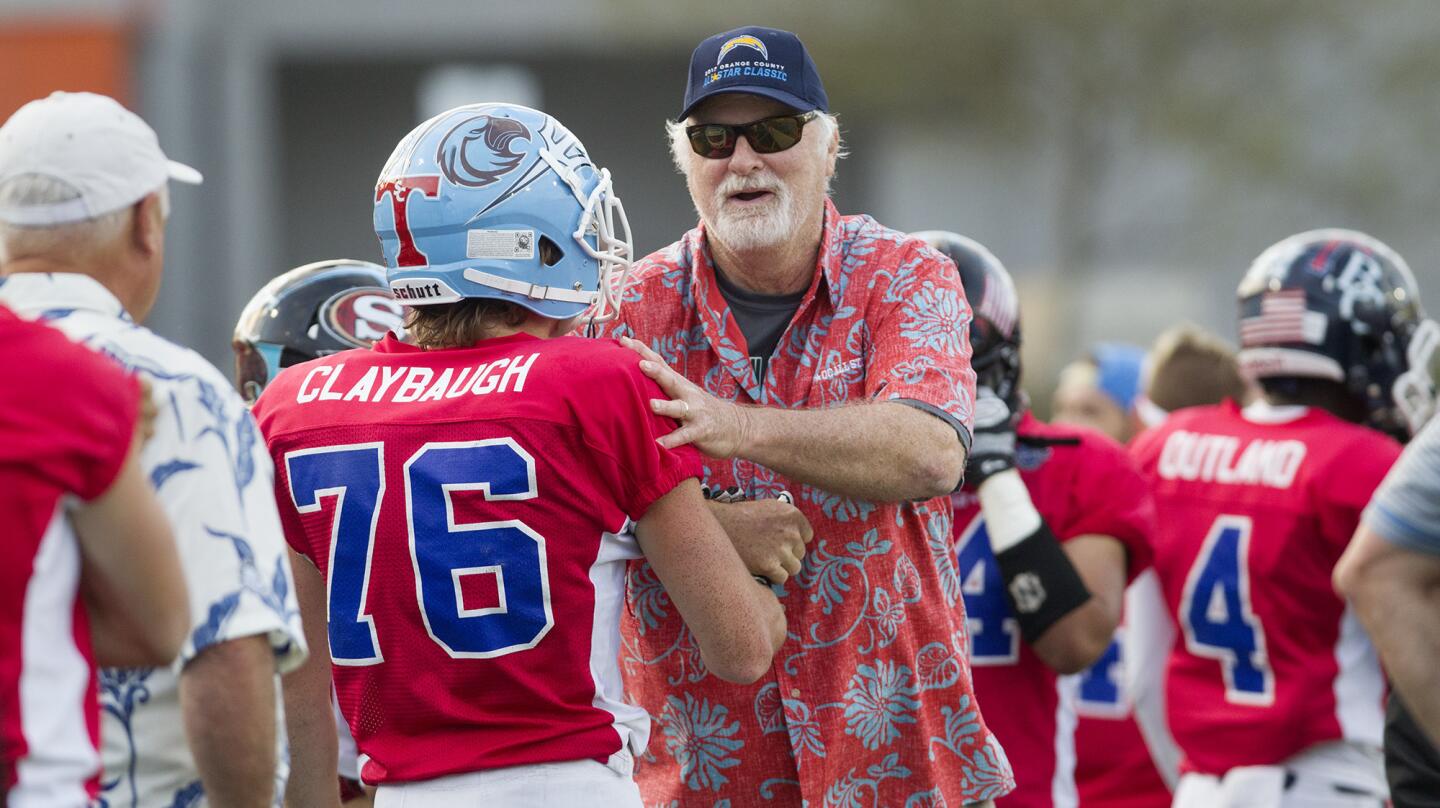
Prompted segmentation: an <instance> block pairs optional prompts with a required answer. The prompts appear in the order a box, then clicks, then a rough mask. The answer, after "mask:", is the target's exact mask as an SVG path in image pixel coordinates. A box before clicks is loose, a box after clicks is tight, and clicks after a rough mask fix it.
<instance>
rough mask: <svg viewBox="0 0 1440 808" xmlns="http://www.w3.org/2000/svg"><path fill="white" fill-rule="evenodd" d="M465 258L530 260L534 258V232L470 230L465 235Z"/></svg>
mask: <svg viewBox="0 0 1440 808" xmlns="http://www.w3.org/2000/svg"><path fill="white" fill-rule="evenodd" d="M465 257H466V258H482V259H484V258H491V259H500V260H502V261H522V260H532V259H534V258H535V231H534V230H470V231H468V232H467V233H466V234H465Z"/></svg>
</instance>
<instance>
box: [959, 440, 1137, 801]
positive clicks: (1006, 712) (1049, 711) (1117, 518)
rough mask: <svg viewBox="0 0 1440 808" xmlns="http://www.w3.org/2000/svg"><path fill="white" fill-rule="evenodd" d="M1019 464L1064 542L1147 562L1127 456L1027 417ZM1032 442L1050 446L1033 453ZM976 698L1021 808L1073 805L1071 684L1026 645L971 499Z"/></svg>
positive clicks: (970, 611) (962, 547) (964, 535)
mask: <svg viewBox="0 0 1440 808" xmlns="http://www.w3.org/2000/svg"><path fill="white" fill-rule="evenodd" d="M1018 433H1019V435H1020V437H1021V439H1022V443H1021V444H1020V447H1019V451H1018V453H1017V458H1016V459H1017V461H1018V462H1017V465H1018V467H1019V469H1020V476H1021V478H1022V479H1023V480H1024V481H1025V487H1026V488H1027V489H1029V491H1030V499H1031V501H1032V502H1034V503H1035V509H1036V510H1037V511H1039V512H1040V515H1041V516H1042V517H1043V518H1044V519H1045V522H1046V524H1048V525H1049V526H1050V529H1051V530H1052V531H1053V532H1054V533H1055V536H1056V538H1058V539H1059V540H1060V541H1061V542H1064V541H1067V540H1069V539H1073V538H1075V537H1077V536H1085V535H1102V536H1111V537H1113V538H1115V539H1118V540H1119V541H1120V542H1121V543H1123V544H1124V545H1125V550H1126V554H1127V556H1128V567H1129V575H1130V576H1134V575H1135V573H1136V572H1138V571H1139V570H1140V569H1141V568H1143V567H1144V566H1145V564H1146V563H1147V559H1148V558H1149V549H1148V542H1149V536H1150V533H1151V531H1152V530H1153V529H1154V519H1155V514H1154V508H1153V506H1152V505H1151V503H1150V496H1149V493H1148V491H1147V490H1146V487H1145V483H1144V481H1143V480H1142V479H1141V477H1140V474H1139V473H1138V472H1137V471H1136V470H1135V468H1134V466H1133V465H1132V464H1131V462H1130V459H1129V458H1128V457H1127V456H1126V454H1125V450H1124V449H1123V448H1122V447H1121V446H1120V445H1119V444H1118V443H1115V442H1114V441H1112V440H1110V439H1109V438H1107V437H1105V436H1104V435H1101V434H1100V433H1098V432H1095V431H1092V430H1088V429H1084V428H1079V427H1073V426H1060V425H1050V424H1045V423H1042V422H1041V421H1038V420H1036V419H1035V418H1034V417H1032V416H1031V415H1030V414H1029V413H1026V414H1025V415H1024V416H1023V417H1022V419H1021V421H1020V425H1019V428H1018ZM1025 438H1030V439H1038V440H1039V441H1042V442H1045V443H1049V444H1050V445H1045V446H1037V445H1029V446H1027V445H1026V444H1025V443H1024V442H1023V440H1024V439H1025ZM952 500H953V501H954V503H955V537H956V542H957V553H958V556H959V562H960V579H961V581H962V582H963V583H962V588H961V591H962V593H963V594H964V596H965V622H966V625H967V626H968V628H969V632H970V664H971V665H972V666H973V669H974V670H973V673H974V680H975V698H976V699H977V700H978V701H979V702H980V704H981V705H982V706H983V707H984V708H985V720H986V722H987V723H988V724H989V725H990V727H991V730H992V731H993V732H994V733H995V736H996V737H997V738H999V739H1000V743H1002V744H1004V746H1005V754H1006V755H1007V756H1008V757H1009V758H1010V765H1011V766H1012V767H1013V768H1014V770H1015V790H1014V791H1013V792H1011V793H1010V794H1009V795H1007V796H1006V797H1005V798H1004V799H1002V800H1001V802H1002V803H1003V804H1005V805H1007V806H1015V807H1016V808H1048V807H1049V806H1056V807H1057V808H1058V807H1059V806H1074V805H1075V804H1076V802H1075V801H1076V791H1075V780H1074V766H1075V740H1074V731H1075V705H1074V695H1075V694H1074V690H1075V686H1076V679H1075V678H1074V677H1064V678H1062V677H1060V676H1058V675H1057V674H1056V673H1055V671H1054V670H1052V669H1051V668H1050V667H1049V666H1047V665H1046V664H1045V663H1044V662H1042V661H1040V658H1039V657H1037V656H1035V653H1034V652H1033V651H1031V650H1030V647H1029V646H1028V645H1026V644H1025V643H1024V642H1023V641H1021V639H1020V628H1019V626H1018V625H1017V624H1016V622H1015V618H1014V617H1013V616H1012V615H1011V612H1010V605H1009V603H1007V602H1006V600H1005V590H1004V581H1003V579H1002V578H1001V576H1000V568H999V566H998V565H997V564H996V563H995V556H994V554H993V553H992V552H991V550H990V537H989V534H988V533H987V532H986V528H985V520H984V518H983V517H982V516H981V513H980V503H979V501H978V499H977V498H976V496H975V494H974V491H973V490H971V489H969V488H966V489H964V490H962V491H960V492H959V493H957V494H955V495H954V496H953V497H952Z"/></svg>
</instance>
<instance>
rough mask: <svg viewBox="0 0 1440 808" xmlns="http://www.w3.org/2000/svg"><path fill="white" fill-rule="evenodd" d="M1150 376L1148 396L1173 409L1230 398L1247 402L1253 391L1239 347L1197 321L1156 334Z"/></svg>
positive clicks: (1146, 391)
mask: <svg viewBox="0 0 1440 808" xmlns="http://www.w3.org/2000/svg"><path fill="white" fill-rule="evenodd" d="M1149 376H1150V378H1149V380H1148V382H1147V384H1146V388H1145V396H1146V398H1148V399H1150V401H1151V402H1153V403H1154V404H1155V405H1156V406H1157V407H1160V408H1162V409H1164V410H1166V411H1170V412H1173V411H1174V410H1178V409H1182V408H1184V407H1196V406H1200V405H1203V404H1218V403H1220V402H1221V401H1222V400H1224V399H1226V398H1233V399H1235V400H1236V401H1238V402H1241V403H1244V401H1245V399H1246V397H1247V396H1248V394H1249V388H1248V387H1247V386H1246V384H1245V379H1244V377H1242V376H1241V375H1240V367H1239V365H1238V364H1236V361H1235V349H1234V348H1232V347H1230V345H1229V344H1228V343H1226V342H1225V341H1224V340H1222V339H1220V338H1219V337H1218V336H1216V335H1214V334H1212V333H1210V332H1209V331H1206V330H1205V329H1203V328H1201V327H1200V326H1198V325H1195V324H1193V323H1181V324H1180V325H1177V326H1174V327H1172V328H1169V329H1167V330H1166V331H1164V332H1162V333H1161V334H1160V336H1158V337H1156V338H1155V345H1154V347H1152V348H1151V349H1150V374H1149Z"/></svg>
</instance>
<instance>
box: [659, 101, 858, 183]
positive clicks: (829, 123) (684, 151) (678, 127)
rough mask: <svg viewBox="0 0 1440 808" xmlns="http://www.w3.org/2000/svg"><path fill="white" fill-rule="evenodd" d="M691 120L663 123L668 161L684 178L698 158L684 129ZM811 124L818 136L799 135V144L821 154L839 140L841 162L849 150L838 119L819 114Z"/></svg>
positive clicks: (838, 158)
mask: <svg viewBox="0 0 1440 808" xmlns="http://www.w3.org/2000/svg"><path fill="white" fill-rule="evenodd" d="M693 120H694V119H693V118H687V119H686V120H683V121H666V122H665V134H666V136H667V137H668V139H669V141H670V159H671V160H672V161H674V163H675V170H676V171H679V172H680V173H681V174H682V175H684V176H686V177H689V176H690V174H689V171H688V168H689V165H690V158H692V157H698V156H699V155H697V154H695V152H694V151H692V150H691V149H690V138H689V137H687V136H686V134H685V127H687V126H690V125H691V122H692V121H693ZM813 123H814V125H816V126H818V127H820V130H821V133H820V136H819V137H811V138H807V137H805V136H804V135H801V137H800V142H801V143H813V144H816V148H818V149H819V151H820V152H821V153H822V154H823V153H824V151H825V149H827V148H829V146H830V140H831V138H839V141H840V143H839V151H838V152H837V153H836V154H835V159H837V160H843V159H845V158H846V157H848V156H849V155H850V152H849V150H847V149H846V148H845V138H844V137H843V136H842V135H841V134H840V119H839V118H838V117H836V116H835V115H834V114H833V113H830V112H821V113H819V114H818V115H817V116H816V117H815V120H814V122H813ZM702 159H703V158H702ZM825 192H826V193H829V192H830V182H829V180H826V182H825Z"/></svg>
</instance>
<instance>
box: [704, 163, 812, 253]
mask: <svg viewBox="0 0 1440 808" xmlns="http://www.w3.org/2000/svg"><path fill="white" fill-rule="evenodd" d="M760 188H763V189H765V190H767V191H770V192H771V194H773V196H772V197H771V198H770V200H769V201H767V202H766V203H764V204H763V205H757V206H754V207H746V208H743V209H737V208H736V207H735V206H734V205H730V204H727V201H728V199H729V197H730V196H731V195H732V194H735V193H739V192H742V191H745V190H752V189H760ZM713 202H714V206H715V218H714V221H712V222H710V223H709V226H710V231H711V232H712V233H713V234H714V236H715V238H716V239H718V240H719V241H720V243H722V244H724V245H725V246H726V247H729V248H730V249H732V250H736V251H746V250H755V249H761V248H765V247H774V246H776V245H778V244H781V243H783V242H785V241H786V240H787V239H789V238H790V237H791V235H792V234H793V233H794V232H795V227H796V225H797V221H796V219H797V217H798V215H799V213H800V212H799V211H798V210H796V206H795V195H794V193H792V192H791V190H790V188H789V187H788V186H786V185H785V183H783V182H781V181H780V178H779V177H776V176H775V175H774V174H772V173H770V172H768V171H767V172H764V173H762V174H760V175H759V176H758V177H757V176H751V177H748V178H746V179H744V180H742V179H740V178H738V177H726V178H725V181H724V182H722V183H721V184H720V187H719V188H717V189H716V190H715V197H714V200H713Z"/></svg>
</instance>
